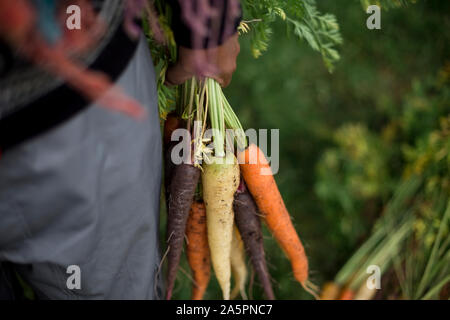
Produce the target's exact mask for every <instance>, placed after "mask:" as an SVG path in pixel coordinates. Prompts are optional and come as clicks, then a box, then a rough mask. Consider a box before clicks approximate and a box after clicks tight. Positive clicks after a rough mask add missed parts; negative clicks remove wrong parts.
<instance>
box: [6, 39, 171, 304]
mask: <svg viewBox="0 0 450 320" xmlns="http://www.w3.org/2000/svg"><path fill="white" fill-rule="evenodd" d="M116 83H117V84H118V85H119V86H120V87H121V88H122V89H123V90H124V91H125V92H126V93H127V94H129V95H130V96H132V97H134V98H135V99H137V100H138V101H140V102H141V104H142V105H143V106H145V107H146V108H147V109H148V117H147V119H146V120H144V121H136V120H134V119H132V118H129V117H128V116H126V115H123V114H121V113H117V112H114V111H109V110H107V109H105V108H103V107H99V106H97V105H95V104H93V105H92V106H90V107H89V108H87V109H85V110H84V111H82V112H80V113H79V114H77V115H76V116H75V117H73V118H71V119H70V120H69V121H67V122H65V123H63V124H61V125H60V126H58V127H56V128H54V129H52V130H50V131H49V132H47V133H45V134H43V135H40V136H38V137H35V138H33V139H31V140H29V141H27V142H26V143H24V144H21V145H19V146H18V147H16V148H14V149H12V150H10V151H8V152H7V153H5V154H4V155H3V157H2V158H1V160H0V261H2V260H6V261H11V262H13V263H14V265H15V268H16V270H17V272H18V273H19V274H20V275H21V277H23V278H24V279H25V281H27V282H28V283H29V284H30V285H31V287H32V288H33V289H34V291H35V292H36V294H37V296H38V298H42V299H155V298H158V297H160V296H161V293H160V291H161V286H160V284H161V283H160V281H155V278H156V275H157V270H158V266H159V262H160V252H159V246H158V239H159V235H158V229H159V199H160V181H161V165H162V164H161V158H162V157H161V137H160V126H159V117H158V108H157V93H156V84H155V78H154V70H153V65H152V61H151V57H150V53H149V50H148V48H147V44H146V41H145V39H144V38H143V37H141V40H140V43H139V45H138V48H137V49H136V52H135V54H134V57H133V58H132V60H131V61H130V63H129V65H128V66H127V68H126V69H125V71H124V72H123V74H122V75H121V76H120V78H119V79H118V81H117V82H116ZM74 266H75V267H74ZM74 268H75V269H78V271H80V272H77V270H75V271H74ZM78 275H79V276H80V277H79V280H80V282H79V284H80V286H81V287H80V288H78V286H77V285H76V284H77V281H76V280H74V279H75V278H73V277H74V276H75V277H77V276H78ZM70 277H72V278H70ZM69 278H70V279H69ZM159 278H161V277H159ZM70 283H72V286H71V285H70ZM68 284H69V285H68ZM73 284H75V288H74V287H73Z"/></svg>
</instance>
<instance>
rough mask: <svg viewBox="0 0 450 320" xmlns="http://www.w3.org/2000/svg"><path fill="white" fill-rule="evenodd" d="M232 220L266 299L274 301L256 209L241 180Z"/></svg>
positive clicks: (235, 197)
mask: <svg viewBox="0 0 450 320" xmlns="http://www.w3.org/2000/svg"><path fill="white" fill-rule="evenodd" d="M233 208H234V220H235V222H236V226H237V228H238V230H239V232H240V233H241V236H242V240H243V241H244V246H245V250H246V251H247V254H248V255H249V257H250V260H251V262H252V265H253V269H254V270H255V272H256V274H257V275H258V279H259V281H260V283H261V284H262V287H263V290H264V294H265V295H266V297H267V299H269V300H274V299H275V296H274V294H273V290H272V284H271V283H270V274H269V271H268V269H267V264H266V256H265V253H264V244H263V236H262V231H261V221H260V219H259V216H258V208H257V206H256V203H255V201H254V200H253V197H252V196H251V194H250V192H248V190H247V188H246V186H245V183H244V182H243V180H241V184H240V185H239V188H238V190H237V191H236V194H235V196H234V203H233Z"/></svg>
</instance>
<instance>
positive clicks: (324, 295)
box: [320, 282, 341, 300]
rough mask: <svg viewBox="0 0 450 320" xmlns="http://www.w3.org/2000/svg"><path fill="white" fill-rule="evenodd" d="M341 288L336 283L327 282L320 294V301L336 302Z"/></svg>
mask: <svg viewBox="0 0 450 320" xmlns="http://www.w3.org/2000/svg"><path fill="white" fill-rule="evenodd" d="M340 291H341V288H340V287H339V285H338V284H337V283H334V282H327V283H325V285H324V286H323V288H322V292H321V293H320V300H337V298H338V297H339V293H340Z"/></svg>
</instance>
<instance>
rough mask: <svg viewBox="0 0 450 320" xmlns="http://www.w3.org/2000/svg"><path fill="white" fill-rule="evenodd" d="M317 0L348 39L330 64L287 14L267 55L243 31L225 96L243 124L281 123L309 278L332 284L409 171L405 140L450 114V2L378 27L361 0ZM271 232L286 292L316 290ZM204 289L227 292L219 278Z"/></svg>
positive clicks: (284, 165)
mask: <svg viewBox="0 0 450 320" xmlns="http://www.w3.org/2000/svg"><path fill="white" fill-rule="evenodd" d="M318 2H319V3H318V8H319V10H321V11H322V12H329V13H332V14H335V15H336V17H337V20H338V22H339V25H340V28H341V33H342V36H343V39H344V43H343V45H341V46H340V48H339V51H340V54H341V60H340V62H338V63H337V64H336V68H335V70H334V73H333V74H330V73H329V72H328V71H327V70H326V68H325V67H324V65H323V62H322V60H321V57H320V56H319V55H318V54H317V53H316V52H313V51H312V50H311V49H310V48H309V47H308V46H307V45H305V44H304V43H299V42H298V40H296V39H294V37H288V36H286V32H285V30H284V27H283V26H282V24H281V23H280V24H277V25H276V26H275V28H274V33H273V35H272V40H271V42H270V46H269V50H268V51H267V52H265V53H264V54H263V55H262V56H261V57H259V58H258V59H254V58H253V57H252V54H251V49H250V43H249V41H248V37H246V35H242V36H241V40H240V43H241V53H240V55H239V57H238V68H237V70H236V72H235V74H234V76H233V81H232V83H231V85H230V86H229V87H228V88H226V89H225V94H226V96H227V97H228V99H229V101H230V103H231V105H232V106H233V108H234V109H235V111H236V113H237V115H238V116H239V118H240V120H241V122H242V124H243V126H244V128H255V129H258V128H267V129H272V128H277V129H280V170H279V173H278V174H277V175H276V177H275V178H276V181H277V183H278V185H279V188H280V191H281V193H282V195H283V197H284V199H285V202H286V206H287V207H288V209H289V211H290V213H291V215H292V217H293V219H294V224H295V226H296V228H297V230H298V232H299V234H300V236H301V238H302V240H303V242H304V245H305V248H306V251H307V254H308V256H309V261H310V270H311V271H310V277H311V280H312V281H313V282H314V283H316V284H318V285H323V284H324V282H325V281H328V280H332V279H333V278H334V276H335V274H336V273H337V271H338V270H339V269H340V267H341V266H342V265H343V264H344V263H345V261H346V260H347V259H348V258H349V257H350V256H351V254H352V253H353V252H354V251H355V250H356V249H357V247H358V245H359V244H361V243H362V241H364V240H365V239H366V238H367V237H368V235H369V233H370V230H371V226H372V225H373V223H374V221H375V220H376V218H377V217H378V216H379V215H380V213H381V212H382V209H383V207H384V205H385V204H386V203H387V201H388V200H389V199H390V197H391V196H392V193H393V191H394V190H395V188H396V187H397V186H398V184H399V183H400V180H401V178H402V177H403V176H404V175H405V166H406V163H407V161H408V157H407V156H406V154H407V150H408V147H409V148H410V149H411V148H412V147H413V146H415V145H416V144H417V143H418V141H420V139H424V137H426V136H427V135H428V134H429V133H430V132H431V131H433V130H438V129H439V127H440V123H441V122H442V119H443V118H445V116H448V115H449V114H450V95H449V78H450V48H449V44H450V32H449V31H448V30H450V2H449V1H442V0H428V1H418V2H417V3H415V4H413V5H408V6H406V7H401V8H392V9H389V10H388V11H382V14H381V17H382V23H381V26H382V29H381V30H368V29H367V28H366V19H367V17H368V15H367V14H366V13H365V10H364V9H363V7H362V6H361V4H360V2H358V1H335V0H320V1H318ZM250 26H251V24H250ZM445 150H446V152H449V150H450V149H449V148H447V149H445ZM445 150H444V151H445ZM447 157H448V154H447ZM449 165H450V164H449ZM446 172H447V173H448V171H446ZM419 173H420V172H419ZM423 174H425V173H423ZM428 178H429V177H425V179H428ZM441 178H442V179H444V180H445V178H446V177H445V176H444V177H441ZM447 178H448V177H447ZM447 180H448V179H447ZM442 183H444V184H445V183H446V182H445V181H444V182H442ZM163 211H164V208H163ZM164 217H165V212H162V214H161V219H162V224H161V233H162V234H164V230H165V221H164V220H165V218H164ZM264 232H265V248H266V252H267V259H268V264H269V269H270V273H271V276H272V278H273V280H274V282H273V284H274V290H275V294H276V296H277V298H278V299H310V298H311V296H310V295H308V294H307V293H306V292H305V291H304V290H303V289H302V288H301V286H300V285H299V284H298V283H296V282H295V280H294V277H293V275H292V271H291V268H290V264H289V262H288V260H287V259H286V258H285V256H284V254H283V253H282V252H281V250H280V249H279V247H278V245H277V244H276V242H275V240H274V239H273V238H272V237H271V236H270V234H269V233H268V232H267V230H264ZM181 267H182V269H183V270H182V271H180V272H179V273H178V278H177V282H176V287H175V292H174V298H175V299H189V297H190V290H191V285H192V282H191V280H190V279H189V273H190V272H189V267H188V265H187V263H186V261H185V259H184V258H183V261H182V265H181ZM183 271H184V272H183ZM251 287H252V288H251V289H249V290H250V296H252V297H253V298H254V299H259V298H262V296H261V293H262V292H261V291H262V290H261V288H260V287H259V285H258V284H257V282H256V281H255V282H254V283H253V285H252V286H251ZM394 291H395V290H394ZM388 294H389V293H386V296H387V295H388ZM205 298H206V299H220V298H221V295H220V290H219V287H218V284H217V281H216V280H215V278H214V276H212V277H211V283H210V286H209V289H208V292H207V294H206V297H205Z"/></svg>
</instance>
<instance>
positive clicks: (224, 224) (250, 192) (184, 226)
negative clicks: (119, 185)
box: [164, 79, 316, 300]
mask: <svg viewBox="0 0 450 320" xmlns="http://www.w3.org/2000/svg"><path fill="white" fill-rule="evenodd" d="M194 121H195V122H196V123H197V124H199V123H200V124H202V126H198V125H195V124H194ZM180 128H182V129H186V130H188V132H190V133H191V134H193V136H194V138H193V139H192V140H191V141H188V143H187V145H189V148H187V149H185V150H184V152H186V150H188V151H187V152H188V153H189V154H188V155H184V159H188V161H184V162H183V163H181V164H175V163H174V161H173V159H174V154H175V153H177V152H178V151H179V149H178V148H175V146H176V145H177V143H179V142H178V141H172V133H173V132H174V131H175V130H176V129H180ZM207 128H208V129H212V136H211V137H209V136H208V135H207V134H206V130H205V129H207ZM226 129H234V130H235V131H234V132H235V134H234V135H233V136H231V137H230V136H229V135H227V133H226ZM228 138H229V139H228ZM230 140H231V141H232V143H231V147H230V144H229V143H227V144H225V141H230ZM208 142H209V144H208V145H207V143H208ZM234 142H236V145H237V148H236V151H234ZM212 145H213V147H211V146H212ZM191 146H192V147H191ZM164 154H165V156H164V157H165V194H166V204H167V213H168V217H167V221H168V222H167V234H166V240H167V251H166V254H165V257H166V258H167V265H168V267H167V292H166V299H171V297H172V293H173V288H174V283H175V278H176V274H177V270H178V267H179V262H180V257H181V253H182V249H183V244H184V240H185V239H186V254H187V258H188V262H189V265H190V268H191V270H192V278H193V288H192V299H202V298H203V296H204V294H205V291H206V289H207V287H208V283H209V280H210V274H211V272H210V269H211V264H212V267H213V269H214V273H215V276H216V278H217V280H218V282H219V285H220V287H221V290H222V295H223V299H225V300H228V299H233V298H235V297H237V296H238V295H239V294H240V295H241V297H242V298H243V299H247V295H246V292H245V287H246V281H247V276H248V271H247V265H246V261H245V260H246V259H245V257H246V255H247V256H248V257H249V259H250V261H251V265H252V267H253V269H254V271H255V273H256V274H257V277H258V279H259V282H260V283H261V285H262V287H263V290H264V293H265V296H266V298H267V299H275V295H274V292H273V289H272V285H271V279H270V275H269V272H268V268H267V264H266V259H265V252H264V246H263V237H262V230H261V222H260V220H261V219H260V218H262V220H263V221H264V222H265V223H266V225H267V226H268V228H269V229H270V231H271V232H272V234H273V236H274V237H275V238H276V240H277V241H278V243H279V244H280V246H281V248H282V249H283V250H284V252H285V253H286V255H287V257H288V258H289V260H290V261H291V264H292V270H293V273H294V277H295V279H296V280H297V281H298V282H299V283H300V284H301V285H302V286H303V287H304V288H305V290H307V291H308V292H310V293H312V294H313V295H314V296H316V295H315V290H316V289H315V288H314V286H313V285H312V284H311V282H310V281H309V280H308V260H307V257H306V254H305V250H304V247H303V245H302V243H301V241H300V238H299V236H298V235H297V232H296V230H295V228H294V226H293V224H292V221H291V219H290V215H289V212H288V210H287V209H286V206H285V205H284V202H283V199H282V197H281V194H280V192H279V190H278V187H277V185H276V182H275V180H274V177H273V175H272V174H270V173H271V171H270V166H269V163H268V161H267V159H266V157H265V155H264V153H263V152H262V151H261V150H260V149H259V148H258V146H256V145H254V144H250V145H247V141H246V137H245V135H244V132H243V130H242V126H241V124H240V122H239V120H238V118H237V117H236V115H235V114H234V112H233V110H232V108H231V106H230V105H229V103H228V101H227V100H226V98H225V96H224V94H223V92H222V90H221V88H220V86H219V84H218V83H217V82H216V81H215V80H213V79H203V80H201V81H200V80H196V79H192V80H190V81H187V82H186V83H185V84H183V85H182V86H180V88H179V90H178V92H177V110H176V112H172V113H170V114H169V115H168V116H167V118H166V120H165V123H164ZM268 173H269V174H268ZM232 275H233V278H234V282H235V287H234V289H231V276H232Z"/></svg>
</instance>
